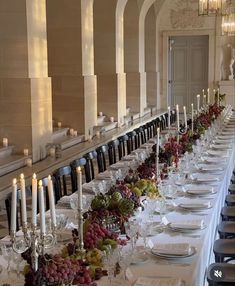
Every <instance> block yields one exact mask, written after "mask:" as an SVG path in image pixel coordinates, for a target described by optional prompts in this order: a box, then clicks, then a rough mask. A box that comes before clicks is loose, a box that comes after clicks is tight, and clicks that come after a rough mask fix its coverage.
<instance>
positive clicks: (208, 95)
mask: <svg viewBox="0 0 235 286" xmlns="http://www.w3.org/2000/svg"><path fill="white" fill-rule="evenodd" d="M207 104H208V105H209V104H210V89H209V87H208V89H207Z"/></svg>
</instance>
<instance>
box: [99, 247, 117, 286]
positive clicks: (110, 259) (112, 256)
mask: <svg viewBox="0 0 235 286" xmlns="http://www.w3.org/2000/svg"><path fill="white" fill-rule="evenodd" d="M118 260H119V251H118V248H115V249H113V248H112V247H111V246H110V245H108V246H107V250H106V251H103V263H104V266H105V268H106V269H107V272H108V281H109V286H112V281H113V280H114V277H115V270H116V265H117V262H118Z"/></svg>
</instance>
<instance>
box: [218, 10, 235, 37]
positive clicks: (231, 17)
mask: <svg viewBox="0 0 235 286" xmlns="http://www.w3.org/2000/svg"><path fill="white" fill-rule="evenodd" d="M221 30H222V35H226V36H235V7H234V6H230V7H228V12H227V14H226V15H224V16H223V17H222V25H221Z"/></svg>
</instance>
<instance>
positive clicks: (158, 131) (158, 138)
mask: <svg viewBox="0 0 235 286" xmlns="http://www.w3.org/2000/svg"><path fill="white" fill-rule="evenodd" d="M159 143H160V128H159V127H158V128H157V150H156V151H157V156H158V155H159Z"/></svg>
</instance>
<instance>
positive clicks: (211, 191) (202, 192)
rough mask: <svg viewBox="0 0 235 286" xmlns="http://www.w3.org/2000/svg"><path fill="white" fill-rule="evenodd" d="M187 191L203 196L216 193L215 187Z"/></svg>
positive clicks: (190, 193)
mask: <svg viewBox="0 0 235 286" xmlns="http://www.w3.org/2000/svg"><path fill="white" fill-rule="evenodd" d="M186 193H187V194H188V195H191V196H198V197H203V196H208V195H213V194H216V191H215V190H214V189H201V190H191V189H189V190H187V191H186Z"/></svg>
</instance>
